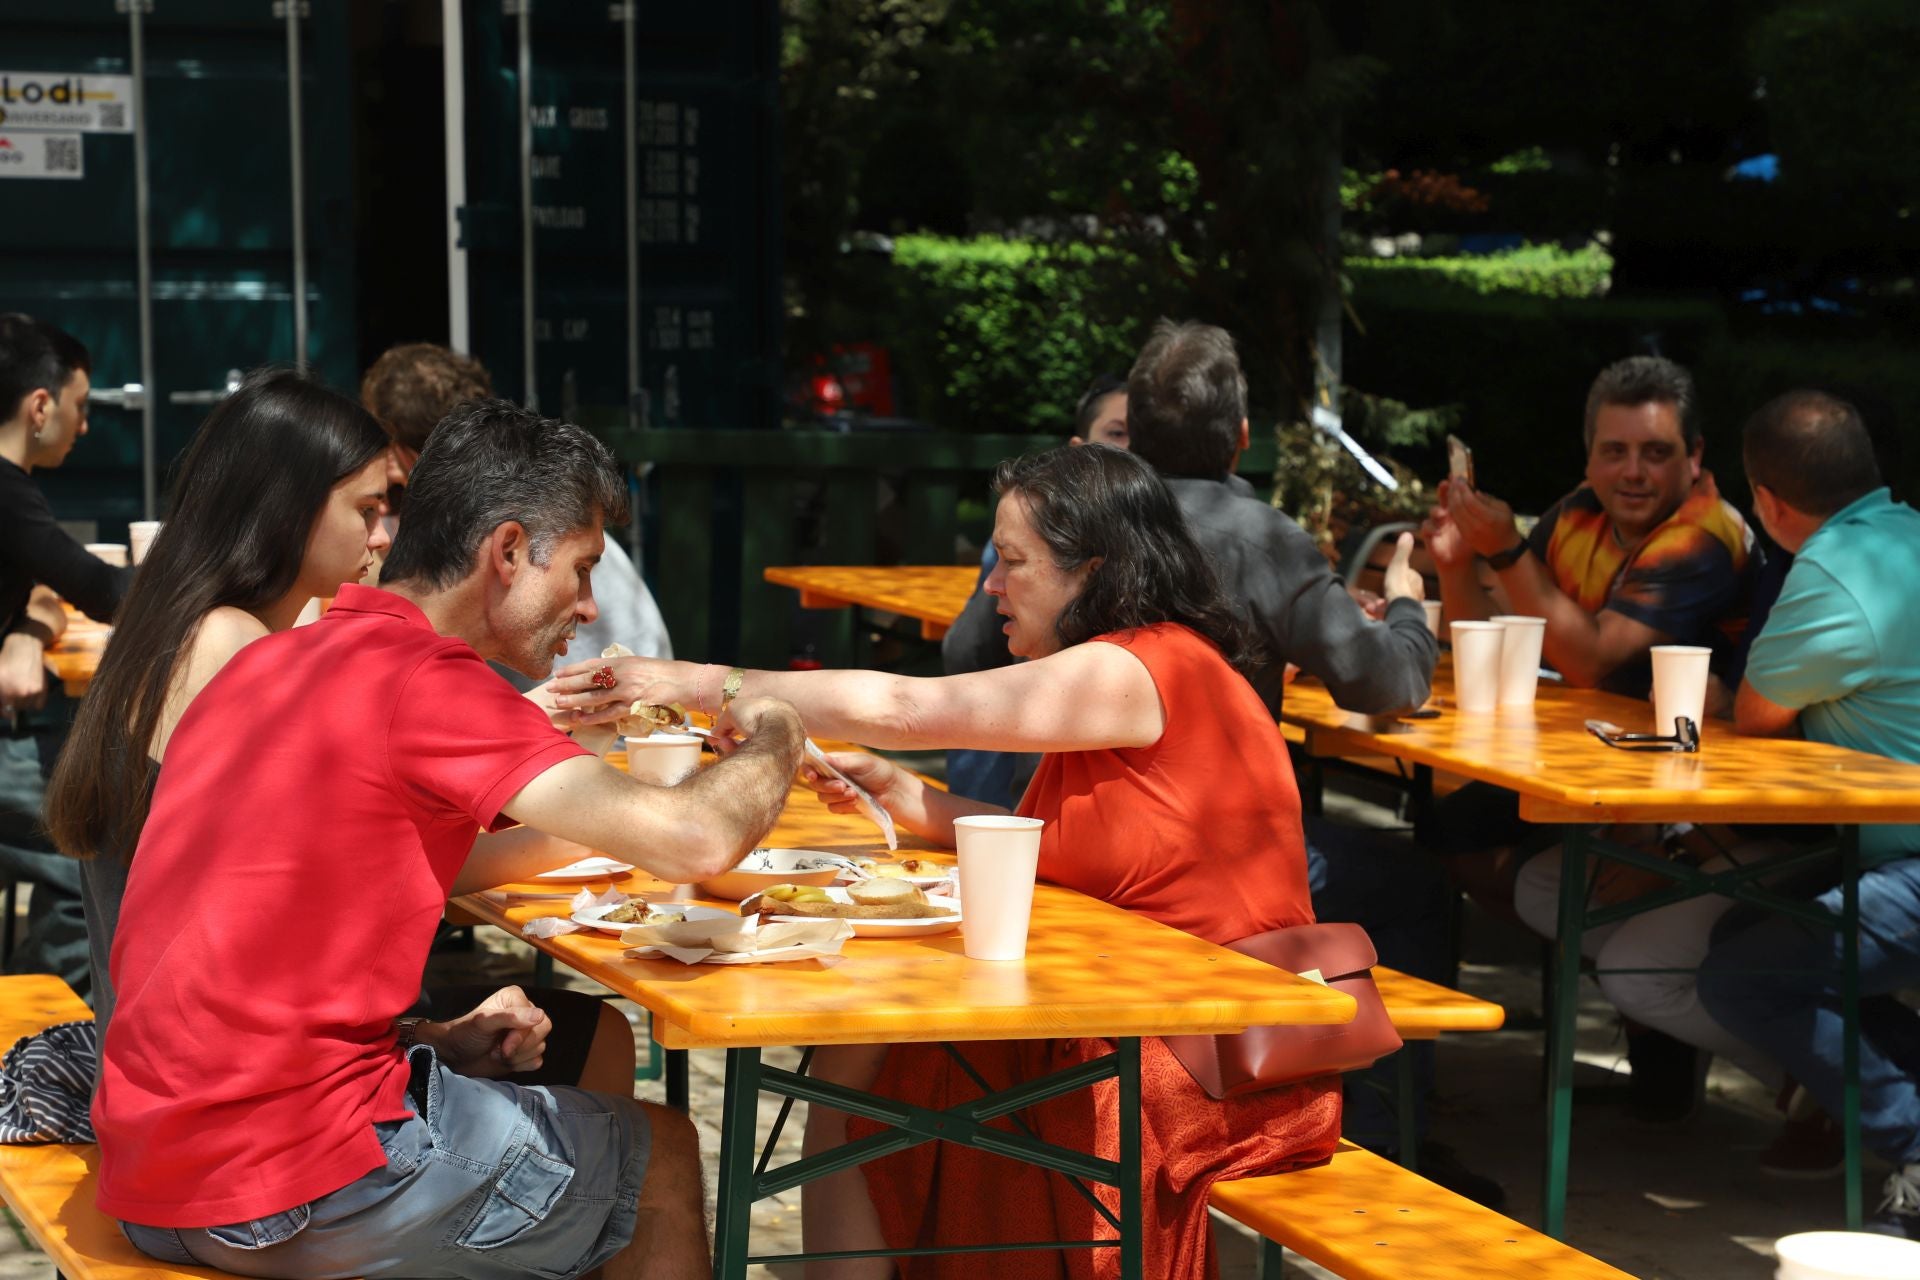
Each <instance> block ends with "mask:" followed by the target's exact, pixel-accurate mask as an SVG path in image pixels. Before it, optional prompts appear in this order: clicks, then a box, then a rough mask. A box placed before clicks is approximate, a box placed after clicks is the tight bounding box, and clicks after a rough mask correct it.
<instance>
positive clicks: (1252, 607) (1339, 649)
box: [1127, 320, 1505, 1208]
mask: <svg viewBox="0 0 1920 1280" xmlns="http://www.w3.org/2000/svg"><path fill="white" fill-rule="evenodd" d="M1127 428H1128V434H1129V435H1130V436H1131V438H1132V443H1133V451H1134V452H1135V453H1137V454H1139V455H1140V456H1141V457H1142V458H1145V459H1146V460H1147V461H1148V462H1150V463H1152V464H1153V466H1154V469H1155V470H1157V471H1158V472H1159V473H1160V476H1161V478H1162V479H1163V480H1165V481H1166V485H1167V488H1168V489H1169V490H1170V491H1171V492H1172V493H1173V497H1174V501H1176V502H1178V503H1179V504H1180V510H1181V512H1182V514H1184V515H1185V516H1186V519H1187V524H1188V525H1189V526H1190V527H1191V528H1192V529H1193V533H1194V537H1195V538H1196V539H1197V540H1198V541H1199V543H1200V545H1201V547H1202V548H1204V549H1205V550H1206V553H1207V556H1208V558H1209V559H1211V560H1212V561H1213V565H1214V568H1215V570H1216V571H1217V572H1218V573H1219V575H1220V581H1221V585H1222V586H1224V587H1225V588H1226V591H1227V594H1228V595H1229V596H1230V597H1232V598H1233V600H1234V601H1235V602H1236V603H1237V604H1238V605H1239V607H1240V608H1241V610H1242V611H1243V613H1244V615H1245V616H1246V617H1247V619H1248V620H1249V621H1250V622H1251V623H1252V624H1253V627H1254V629H1255V631H1256V632H1257V633H1258V634H1259V636H1260V638H1261V641H1262V644H1263V646H1264V648H1265V649H1266V662H1265V665H1264V666H1263V667H1261V668H1260V669H1259V670H1256V671H1253V672H1251V673H1249V679H1250V680H1251V682H1252V684H1253V687H1254V689H1255V690H1256V691H1257V692H1258V693H1259V694H1260V696H1261V698H1262V699H1263V700H1264V701H1265V702H1266V704H1267V706H1268V708H1269V709H1270V710H1271V711H1273V713H1274V714H1275V715H1276V716H1278V714H1279V712H1280V705H1281V699H1282V698H1283V697H1284V696H1285V691H1286V675H1285V672H1286V667H1287V665H1288V664H1289V663H1291V664H1293V665H1294V666H1297V667H1298V668H1299V669H1300V670H1301V671H1303V672H1305V673H1306V674H1307V675H1310V676H1313V677H1316V678H1318V679H1319V680H1321V681H1322V682H1323V683H1325V685H1326V686H1327V689H1328V691H1329V692H1331V693H1332V694H1333V697H1334V700H1335V701H1336V702H1338V703H1339V704H1340V705H1341V706H1343V707H1346V708H1347V709H1349V710H1352V711H1359V712H1363V713H1367V714H1392V713H1395V712H1401V711H1411V710H1413V709H1414V708H1416V707H1418V706H1419V705H1420V704H1421V703H1422V702H1425V701H1426V698H1427V693H1428V690H1429V684H1430V681H1431V680H1432V677H1433V666H1434V661H1435V659H1436V657H1437V656H1438V652H1439V650H1438V645H1437V643H1436V641H1435V639H1434V636H1433V633H1432V632H1431V631H1430V630H1429V629H1428V627H1427V622H1426V615H1425V612H1424V610H1423V609H1422V608H1421V604H1420V599H1421V596H1422V594H1423V592H1424V587H1423V585H1422V583H1421V580H1420V577H1419V575H1418V574H1416V573H1415V572H1414V571H1413V570H1412V568H1411V567H1410V565H1409V564H1408V557H1409V556H1410V554H1411V552H1412V542H1413V540H1412V538H1411V537H1410V536H1408V535H1402V537H1401V544H1400V546H1399V547H1398V548H1397V549H1396V551H1395V553H1394V558H1393V561H1392V563H1391V564H1390V565H1389V566H1388V569H1387V574H1386V583H1385V588H1386V595H1387V597H1388V599H1387V601H1386V609H1385V616H1384V618H1383V619H1382V620H1379V621H1375V620H1374V619H1371V618H1369V617H1368V616H1367V613H1366V611H1365V610H1364V609H1362V608H1361V606H1360V605H1359V604H1358V603H1357V602H1356V601H1355V600H1354V598H1353V596H1352V595H1350V594H1349V593H1348V591H1347V586H1346V584H1345V583H1344V582H1342V581H1341V580H1340V578H1339V577H1338V575H1336V574H1335V573H1334V572H1333V568H1332V566H1331V565H1330V564H1329V563H1328V561H1327V557H1326V556H1325V555H1324V554H1323V553H1322V552H1321V550H1320V547H1319V545H1318V544H1317V543H1315V542H1314V540H1313V538H1312V536H1311V535H1309V534H1308V533H1307V532H1306V530H1304V529H1302V528H1301V527H1300V526H1299V525H1297V524H1295V523H1294V522H1293V521H1292V520H1291V519H1289V518H1288V517H1287V515H1286V514H1285V513H1284V512H1282V511H1280V510H1278V509H1277V508H1275V507H1273V506H1271V505H1269V504H1268V503H1265V502H1262V501H1260V500H1259V499H1258V498H1256V497H1255V496H1254V494H1253V487H1252V486H1251V485H1249V484H1248V483H1247V482H1246V481H1245V480H1243V479H1241V478H1240V477H1239V476H1237V475H1235V474H1234V468H1235V466H1236V465H1237V464H1238V462H1239V459H1240V454H1241V452H1242V451H1243V450H1244V449H1245V448H1246V447H1247V441H1248V435H1249V429H1248V422H1247V379H1246V375H1245V374H1244V373H1243V372H1242V370H1241V367H1240V355H1239V352H1238V350H1237V349H1236V348H1235V346H1234V341H1233V335H1231V334H1229V333H1228V332H1227V331H1226V330H1225V329H1221V328H1218V327H1216V326H1214V325H1207V324H1197V323H1193V322H1185V323H1176V322H1174V321H1171V320H1161V321H1160V322H1159V323H1158V324H1156V325H1154V327H1153V332H1152V334H1151V336H1150V337H1149V338H1148V339H1147V343H1146V345H1145V346H1144V347H1142V348H1141V350H1140V354H1139V356H1138V357H1137V358H1136V359H1135V360H1134V363H1133V370H1132V372H1131V373H1130V374H1129V375H1128V377H1127ZM1274 747H1275V749H1276V750H1284V749H1285V745H1284V743H1283V741H1282V740H1281V738H1280V735H1279V733H1278V730H1277V729H1276V731H1275V734H1274ZM1305 826H1306V838H1307V879H1308V885H1309V887H1310V888H1311V889H1312V891H1313V908H1314V914H1315V915H1316V916H1317V917H1318V918H1320V919H1322V920H1342V921H1353V922H1355V923H1358V924H1360V925H1361V926H1363V927H1364V928H1365V929H1366V930H1367V933H1368V935H1369V936H1370V937H1372V939H1373V942H1374V946H1375V948H1376V949H1377V950H1378V951H1379V953H1380V961H1381V963H1382V964H1388V965H1392V966H1393V967H1395V968H1397V969H1402V970H1405V971H1407V972H1410V973H1413V974H1415V975H1417V976H1419V977H1423V978H1427V979H1429V980H1432V981H1444V980H1445V978H1446V970H1447V917H1446V898H1445V896H1444V893H1443V891H1442V886H1441V884H1440V882H1439V878H1438V876H1437V874H1436V873H1435V872H1434V871H1433V869H1432V868H1431V867H1430V866H1429V865H1427V864H1425V863H1424V862H1422V861H1421V860H1419V859H1417V858H1415V857H1414V856H1413V851H1412V850H1411V849H1409V848H1407V847H1405V845H1406V842H1405V841H1404V840H1403V839H1397V838H1395V837H1392V836H1389V835H1387V834H1385V833H1382V832H1378V831H1373V830H1369V829H1367V828H1363V827H1357V826H1353V825H1350V824H1345V823H1336V822H1334V821H1332V820H1330V819H1325V818H1319V817H1309V818H1308V819H1307V820H1306V823H1305ZM1406 1051H1407V1052H1408V1053H1410V1054H1412V1055H1413V1061H1414V1064H1415V1068H1414V1069H1415V1071H1416V1073H1417V1079H1418V1081H1419V1087H1418V1088H1417V1089H1416V1093H1417V1095H1418V1097H1417V1098H1416V1102H1415V1107H1416V1111H1417V1112H1418V1113H1419V1114H1417V1115H1416V1117H1415V1127H1416V1130H1417V1132H1418V1133H1419V1136H1420V1138H1421V1139H1422V1143H1421V1149H1420V1152H1419V1163H1420V1169H1421V1172H1422V1173H1424V1174H1426V1175H1427V1176H1428V1177H1429V1178H1432V1179H1433V1180H1434V1181H1436V1182H1439V1183H1441V1184H1442V1185H1443V1186H1447V1187H1449V1188H1451V1189H1452V1190H1454V1191H1457V1192H1459V1193H1460V1194H1462V1195H1466V1196H1469V1197H1471V1198H1473V1199H1475V1200H1479V1201H1480V1202H1482V1203H1484V1204H1487V1205H1489V1206H1491V1207H1495V1208H1497V1207H1499V1205H1500V1204H1501V1202H1502V1200H1503V1199H1504V1195H1505V1193H1504V1192H1503V1191H1502V1190H1501V1188H1500V1186H1499V1184H1498V1183H1496V1182H1494V1181H1493V1180H1492V1179H1490V1178H1487V1177H1484V1176H1482V1175H1480V1174H1478V1173H1475V1172H1473V1171H1472V1170H1470V1169H1467V1168H1465V1167H1464V1166H1463V1165H1461V1163H1460V1161H1459V1158H1458V1157H1457V1156H1456V1155H1454V1153H1453V1152H1452V1151H1450V1150H1448V1149H1446V1148H1444V1147H1441V1146H1439V1145H1438V1144H1434V1143H1429V1142H1426V1141H1425V1140H1424V1139H1425V1115H1424V1109H1425V1095H1426V1093H1427V1090H1428V1086H1429V1085H1430V1084H1431V1082H1432V1079H1433V1071H1434V1064H1433V1055H1432V1048H1431V1046H1428V1045H1409V1046H1408V1048H1407V1050H1406ZM1378 1070H1379V1071H1380V1072H1381V1079H1380V1080H1379V1081H1377V1082H1375V1083H1381V1084H1384V1083H1387V1080H1386V1079H1385V1076H1386V1074H1387V1073H1388V1069H1386V1068H1380V1069H1378ZM1383 1096H1385V1095H1384V1094H1383V1093H1382V1092H1381V1091H1379V1090H1378V1089H1376V1088H1375V1087H1374V1086H1373V1084H1371V1083H1366V1082H1361V1083H1358V1084H1356V1085H1355V1086H1354V1087H1351V1088H1349V1089H1348V1091H1347V1113H1346V1123H1345V1129H1346V1132H1347V1134H1348V1136H1349V1137H1352V1138H1354V1139H1355V1140H1357V1141H1361V1142H1364V1143H1366V1144H1367V1145H1368V1146H1370V1147H1373V1148H1374V1149H1376V1150H1380V1151H1383V1152H1386V1153H1388V1154H1407V1155H1411V1154H1412V1153H1398V1152H1397V1146H1398V1132H1397V1128H1396V1126H1395V1125H1394V1124H1393V1122H1392V1118H1391V1116H1390V1114H1389V1112H1388V1110H1387V1108H1385V1107H1384V1106H1383V1105H1382V1103H1381V1098H1382V1097H1383Z"/></svg>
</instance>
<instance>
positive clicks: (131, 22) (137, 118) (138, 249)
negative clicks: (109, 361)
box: [127, 0, 160, 520]
mask: <svg viewBox="0 0 1920 1280" xmlns="http://www.w3.org/2000/svg"><path fill="white" fill-rule="evenodd" d="M145 9H146V0H130V3H129V4H128V5H127V40H128V44H129V60H130V61H131V62H132V64H133V68H132V69H133V256H134V273H135V278H136V281H137V284H136V293H137V299H138V300H137V302H136V304H135V305H136V306H137V307H138V308H139V312H140V315H139V321H140V385H141V386H143V387H145V388H146V389H147V394H146V396H145V398H144V399H142V401H141V403H140V503H141V508H142V509H143V510H144V511H145V512H146V518H147V519H149V520H152V519H155V518H157V517H158V515H159V511H160V495H159V487H160V486H159V477H160V460H159V458H158V457H157V456H155V455H156V454H158V452H159V449H160V445H159V441H158V438H157V435H156V433H155V431H154V421H153V402H154V396H155V394H156V393H157V388H156V387H155V386H154V382H153V237H152V236H151V234H149V232H148V230H147V216H148V206H149V203H150V201H149V199H148V187H147V53H146V44H145V41H144V39H143V33H142V30H141V19H142V18H143V17H144V16H145Z"/></svg>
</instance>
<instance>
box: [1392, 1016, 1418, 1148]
mask: <svg viewBox="0 0 1920 1280" xmlns="http://www.w3.org/2000/svg"><path fill="white" fill-rule="evenodd" d="M1393 1056H1394V1058H1395V1060H1396V1061H1395V1064H1394V1082H1395V1084H1397V1085H1398V1086H1399V1088H1398V1091H1397V1096H1396V1098H1395V1101H1394V1110H1395V1112H1397V1113H1398V1114H1397V1116H1396V1119H1397V1120H1398V1121H1399V1125H1400V1167H1401V1168H1403V1169H1405V1170H1406V1171H1407V1172H1408V1173H1418V1172H1420V1134H1419V1132H1418V1126H1416V1125H1415V1124H1414V1122H1413V1119H1414V1117H1413V1045H1412V1044H1411V1043H1407V1044H1402V1045H1401V1046H1400V1052H1398V1053H1396V1054H1394V1055H1393Z"/></svg>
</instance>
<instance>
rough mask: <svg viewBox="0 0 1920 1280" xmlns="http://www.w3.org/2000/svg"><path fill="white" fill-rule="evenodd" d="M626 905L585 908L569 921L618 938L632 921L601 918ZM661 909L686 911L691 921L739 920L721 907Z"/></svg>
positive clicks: (676, 906)
mask: <svg viewBox="0 0 1920 1280" xmlns="http://www.w3.org/2000/svg"><path fill="white" fill-rule="evenodd" d="M624 905H626V904H624V903H619V902H609V903H605V904H603V905H601V906H598V907H585V908H582V909H581V910H579V911H576V912H574V913H573V914H572V915H571V916H569V917H568V919H570V920H572V921H573V922H574V923H575V924H577V925H580V926H581V927H582V928H587V929H598V930H600V931H601V932H602V933H611V934H613V935H614V936H616V937H618V936H619V935H620V934H623V933H625V932H626V931H627V930H629V929H631V928H633V927H634V924H633V922H632V921H630V920H627V921H614V920H604V919H602V918H601V917H603V916H605V915H606V914H607V913H608V912H610V911H612V910H613V909H614V908H615V907H618V906H624ZM661 909H662V910H663V911H684V912H686V915H687V919H689V920H727V919H734V918H737V917H735V916H734V913H733V912H731V911H722V910H721V909H720V908H719V907H683V906H681V905H679V904H678V903H669V904H666V905H665V906H663V907H661Z"/></svg>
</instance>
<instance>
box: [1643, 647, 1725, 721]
mask: <svg viewBox="0 0 1920 1280" xmlns="http://www.w3.org/2000/svg"><path fill="white" fill-rule="evenodd" d="M1652 653H1653V731H1654V732H1655V733H1658V734H1661V735H1662V736H1665V735H1668V734H1672V733H1674V732H1675V729H1674V727H1673V723H1674V720H1675V718H1676V717H1679V716H1685V717H1687V719H1689V720H1691V721H1693V723H1694V725H1695V727H1696V728H1698V729H1699V730H1700V732H1701V733H1702V734H1705V733H1706V728H1707V727H1706V724H1705V723H1704V721H1705V717H1706V709H1707V661H1708V659H1710V658H1711V657H1712V656H1713V650H1711V649H1706V648H1702V647H1701V646H1699V645H1695V644H1657V645H1655V646H1653V649H1652Z"/></svg>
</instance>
